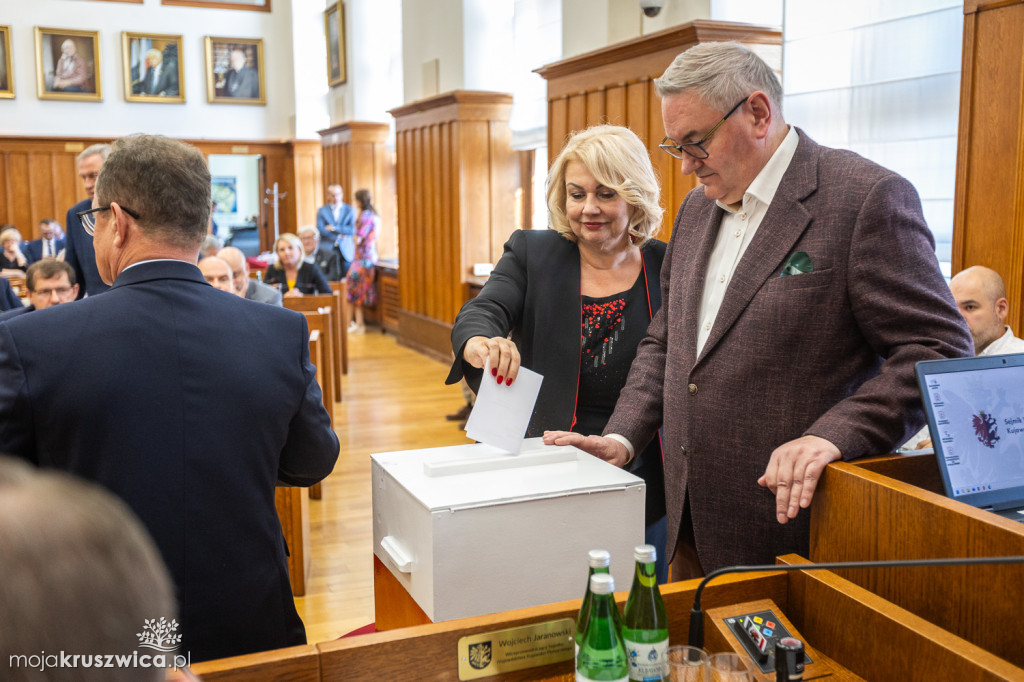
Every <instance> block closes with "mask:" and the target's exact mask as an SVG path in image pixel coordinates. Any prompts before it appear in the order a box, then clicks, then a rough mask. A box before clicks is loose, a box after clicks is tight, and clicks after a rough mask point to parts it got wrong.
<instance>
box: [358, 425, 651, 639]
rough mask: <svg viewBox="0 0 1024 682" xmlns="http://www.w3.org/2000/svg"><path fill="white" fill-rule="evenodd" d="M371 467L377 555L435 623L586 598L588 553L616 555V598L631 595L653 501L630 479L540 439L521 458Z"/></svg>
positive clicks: (462, 456)
mask: <svg viewBox="0 0 1024 682" xmlns="http://www.w3.org/2000/svg"><path fill="white" fill-rule="evenodd" d="M371 459H372V461H373V465H372V466H373V543H374V548H373V551H374V554H376V556H377V558H378V559H379V560H380V561H381V562H382V563H383V564H384V565H385V566H386V567H387V568H388V569H389V570H390V571H391V573H392V574H393V575H394V576H395V578H396V579H397V580H398V582H399V583H400V584H401V585H402V586H403V587H404V588H405V589H406V591H407V592H408V593H409V595H410V596H411V597H412V598H413V599H414V600H415V601H416V603H417V604H418V605H419V607H420V608H421V609H423V612H424V613H425V614H426V615H427V617H429V618H430V619H431V620H432V621H434V622H439V621H444V620H451V619H454V618H465V617H469V616H479V615H483V614H487V613H496V612H499V611H506V610H508V609H516V608H522V607H526V606H537V605H539V604H549V603H551V602H557V601H564V600H566V599H580V598H582V597H583V592H584V590H585V589H586V582H587V572H588V566H587V552H588V551H590V550H591V549H606V550H608V551H609V552H611V556H612V563H611V572H612V575H614V576H615V585H616V587H617V588H618V590H628V589H629V586H630V585H631V584H632V579H633V568H634V565H635V562H634V560H633V547H634V546H636V545H640V544H643V542H644V495H645V492H646V491H645V486H644V481H643V479H640V478H638V477H636V476H634V475H633V474H630V473H628V472H626V471H623V470H622V469H619V468H618V467H615V466H612V465H611V464H608V463H607V462H604V461H602V460H600V459H598V458H596V457H592V456H591V455H588V454H587V453H585V452H583V451H581V450H577V449H576V448H574V447H568V446H565V447H559V446H546V445H544V444H543V443H541V440H540V438H532V439H527V440H526V441H525V442H524V443H523V449H522V452H521V453H520V454H518V455H509V454H505V453H501V452H499V451H498V450H496V449H495V448H492V447H490V446H487V445H483V444H480V443H478V444H475V445H458V446H452V447H443V448H430V449H425V450H405V451H403V452H386V453H381V454H375V455H371ZM659 549H660V548H659ZM379 618H380V614H378V619H379Z"/></svg>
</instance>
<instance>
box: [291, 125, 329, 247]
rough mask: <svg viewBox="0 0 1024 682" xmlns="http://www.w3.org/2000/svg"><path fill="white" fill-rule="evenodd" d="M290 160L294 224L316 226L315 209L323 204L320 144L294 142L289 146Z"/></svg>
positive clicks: (305, 141) (310, 141) (308, 141)
mask: <svg viewBox="0 0 1024 682" xmlns="http://www.w3.org/2000/svg"><path fill="white" fill-rule="evenodd" d="M289 149H290V151H291V158H292V176H293V180H292V182H293V184H292V186H293V187H294V191H295V201H294V202H293V206H294V207H295V215H296V223H297V225H298V227H304V226H306V225H316V212H317V209H318V208H320V206H321V205H322V204H323V190H321V189H320V184H321V178H322V177H323V153H322V151H321V147H320V143H319V142H314V141H312V140H296V141H294V142H292V143H291V144H290V145H289Z"/></svg>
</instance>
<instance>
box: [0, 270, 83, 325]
mask: <svg viewBox="0 0 1024 682" xmlns="http://www.w3.org/2000/svg"><path fill="white" fill-rule="evenodd" d="M25 288H26V289H28V300H29V305H28V306H27V307H24V308H21V307H19V308H15V309H14V310H8V311H7V312H5V313H3V314H0V322H3V321H4V320H9V319H11V318H13V317H17V316H18V315H22V314H24V313H30V312H32V311H33V310H45V309H46V308H49V307H50V306H55V305H60V304H62V303H70V302H71V301H74V300H75V298H77V297H78V284H76V283H75V269H74V268H73V267H71V266H70V265H68V264H67V263H65V262H64V261H60V260H54V259H52V258H46V259H44V260H41V261H39V262H38V263H33V264H32V265H30V266H28V271H26V272H25Z"/></svg>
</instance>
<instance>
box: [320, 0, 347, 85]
mask: <svg viewBox="0 0 1024 682" xmlns="http://www.w3.org/2000/svg"><path fill="white" fill-rule="evenodd" d="M324 40H326V41H327V84H328V85H341V84H342V83H344V82H345V81H347V80H348V74H347V73H346V68H345V4H344V3H343V2H341V0H338V2H336V3H334V4H333V5H331V6H330V7H328V8H327V9H325V10H324Z"/></svg>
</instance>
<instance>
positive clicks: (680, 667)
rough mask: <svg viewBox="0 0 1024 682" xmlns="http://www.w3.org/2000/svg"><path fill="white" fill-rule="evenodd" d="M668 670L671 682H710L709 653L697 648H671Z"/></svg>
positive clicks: (669, 650)
mask: <svg viewBox="0 0 1024 682" xmlns="http://www.w3.org/2000/svg"><path fill="white" fill-rule="evenodd" d="M668 670H669V680H670V681H671V682H708V652H706V651H704V650H703V649H701V648H699V647H695V646H673V647H669V649H668Z"/></svg>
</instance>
